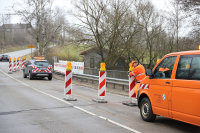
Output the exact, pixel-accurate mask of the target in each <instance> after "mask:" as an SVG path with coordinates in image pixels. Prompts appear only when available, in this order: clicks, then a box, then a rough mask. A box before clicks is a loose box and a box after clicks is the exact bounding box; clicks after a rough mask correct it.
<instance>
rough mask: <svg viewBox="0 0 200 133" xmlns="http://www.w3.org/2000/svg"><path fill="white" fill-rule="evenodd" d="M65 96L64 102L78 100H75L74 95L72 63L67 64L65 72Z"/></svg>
mask: <svg viewBox="0 0 200 133" xmlns="http://www.w3.org/2000/svg"><path fill="white" fill-rule="evenodd" d="M64 95H65V96H66V97H65V98H64V100H66V101H76V100H77V99H75V98H73V97H72V96H71V95H72V63H71V62H67V68H66V72H65V89H64Z"/></svg>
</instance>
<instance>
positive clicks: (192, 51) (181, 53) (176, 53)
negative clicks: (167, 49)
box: [166, 50, 200, 56]
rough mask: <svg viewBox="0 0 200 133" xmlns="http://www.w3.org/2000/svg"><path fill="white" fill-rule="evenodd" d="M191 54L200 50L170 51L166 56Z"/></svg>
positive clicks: (199, 52) (198, 52)
mask: <svg viewBox="0 0 200 133" xmlns="http://www.w3.org/2000/svg"><path fill="white" fill-rule="evenodd" d="M191 54H200V50H191V51H181V52H174V53H169V54H167V55H166V56H168V55H191Z"/></svg>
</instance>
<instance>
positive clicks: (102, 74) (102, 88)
mask: <svg viewBox="0 0 200 133" xmlns="http://www.w3.org/2000/svg"><path fill="white" fill-rule="evenodd" d="M105 96H106V64H105V63H101V68H100V71H99V87H98V98H97V99H93V101H95V102H98V103H107V101H106V100H105V99H104V98H105Z"/></svg>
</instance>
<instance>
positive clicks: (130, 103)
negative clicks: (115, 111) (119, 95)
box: [122, 101, 137, 106]
mask: <svg viewBox="0 0 200 133" xmlns="http://www.w3.org/2000/svg"><path fill="white" fill-rule="evenodd" d="M122 104H124V105H127V106H137V103H136V102H132V101H131V102H130V101H127V102H122Z"/></svg>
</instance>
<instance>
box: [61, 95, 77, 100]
mask: <svg viewBox="0 0 200 133" xmlns="http://www.w3.org/2000/svg"><path fill="white" fill-rule="evenodd" d="M63 99H64V100H65V101H77V99H76V98H73V97H71V96H70V97H65V98H63Z"/></svg>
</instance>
